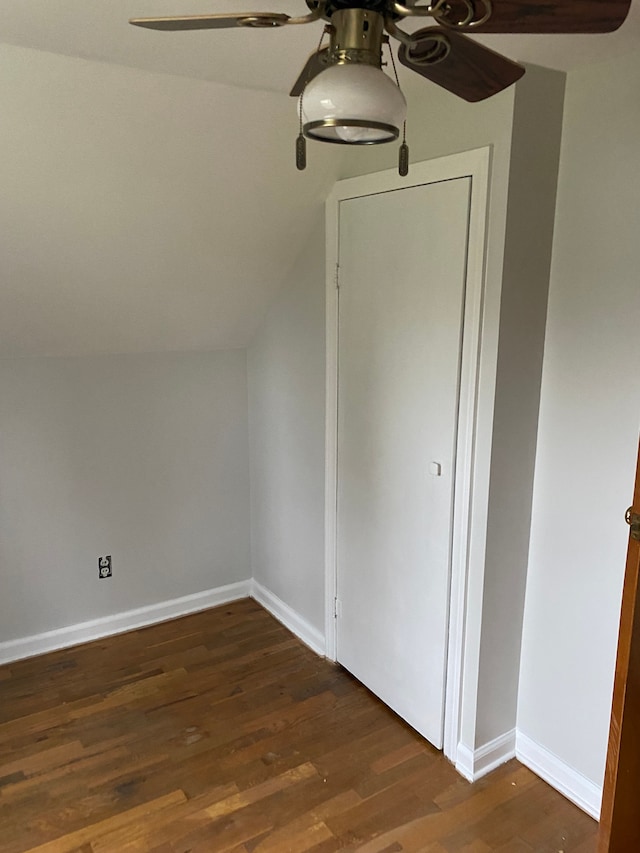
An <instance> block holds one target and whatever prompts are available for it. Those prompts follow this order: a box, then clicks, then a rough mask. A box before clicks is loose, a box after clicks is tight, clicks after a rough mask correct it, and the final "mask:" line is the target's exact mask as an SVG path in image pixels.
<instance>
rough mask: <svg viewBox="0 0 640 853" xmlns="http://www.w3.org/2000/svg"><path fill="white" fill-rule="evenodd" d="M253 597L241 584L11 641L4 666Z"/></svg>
mask: <svg viewBox="0 0 640 853" xmlns="http://www.w3.org/2000/svg"><path fill="white" fill-rule="evenodd" d="M250 594H251V581H250V580H246V581H240V582H239V583H231V584H227V585H226V586H219V587H216V588H215V589H207V590H204V592H196V593H193V594H192V595H184V596H182V597H181V598H173V599H171V600H170V601H160V602H158V603H157V604H148V605H146V606H145V607H137V608H135V610H125V611H123V612H121V613H114V614H113V615H112V616H103V617H101V618H100V619H91V620H90V621H88V622H80V623H78V624H76V625H68V626H66V627H65V628H56V629H55V630H54V631H45V632H44V633H43V634H34V635H32V636H30V637H20V638H19V639H17V640H8V641H6V642H3V643H0V664H3V663H10V662H11V661H15V660H21V659H22V658H29V657H33V656H34V655H41V654H44V653H45V652H52V651H55V650H56V649H66V648H68V647H69V646H77V645H78V644H80V643H87V642H89V641H90V640H98V639H100V638H101V637H110V636H111V635H112V634H122V633H123V632H125V631H132V630H134V629H135V628H142V627H144V626H145V625H153V624H154V623H156V622H165V621H167V620H168V619H175V618H177V617H178V616H186V615H187V614H189V613H196V612H197V611H198V610H208V609H209V608H210V607H216V606H217V605H219V604H226V603H227V602H229V601H236V600H237V599H239V598H248V597H249V596H250Z"/></svg>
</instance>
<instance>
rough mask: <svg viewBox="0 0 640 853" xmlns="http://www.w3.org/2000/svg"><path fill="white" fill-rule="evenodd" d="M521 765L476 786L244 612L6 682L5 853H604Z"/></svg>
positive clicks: (117, 642)
mask: <svg viewBox="0 0 640 853" xmlns="http://www.w3.org/2000/svg"><path fill="white" fill-rule="evenodd" d="M596 829H597V826H596V823H595V822H594V821H592V820H591V819H590V818H589V817H587V816H586V815H584V814H583V813H582V812H580V811H579V810H578V809H577V808H575V807H574V806H573V805H571V804H570V803H569V802H567V801H566V800H564V799H563V798H562V797H561V796H560V795H559V794H557V793H556V792H555V791H553V790H552V789H551V788H549V787H548V786H547V785H546V784H545V783H544V782H542V781H540V780H539V779H537V778H536V777H535V776H534V775H533V774H532V773H530V772H529V771H528V770H526V769H525V768H523V767H522V766H520V765H519V764H518V763H517V762H515V761H514V762H511V763H509V764H507V765H505V766H504V767H502V768H500V769H499V770H497V771H496V772H495V773H494V774H492V775H491V776H489V777H487V778H485V779H483V780H482V781H480V782H478V783H476V784H475V785H473V786H472V785H469V784H468V783H467V782H465V781H464V780H463V779H461V778H460V776H458V774H457V773H456V772H455V770H454V769H453V768H452V767H451V765H449V763H448V762H447V761H446V760H445V759H444V758H443V757H442V756H441V755H440V753H438V752H436V750H434V749H433V748H431V747H430V746H429V745H428V744H427V743H425V742H424V741H423V740H422V739H421V738H420V737H419V736H418V735H416V734H415V733H414V732H413V731H412V730H411V729H410V728H408V726H406V725H405V724H404V723H403V722H402V721H401V720H399V719H398V718H397V717H396V716H395V715H394V714H393V713H392V712H391V711H389V710H388V709H387V708H386V707H385V706H384V705H383V704H381V703H380V702H379V701H378V700H377V699H375V698H374V697H373V696H372V695H371V694H370V693H369V692H368V691H367V690H366V689H365V688H363V687H362V686H361V685H360V684H359V683H358V682H357V681H355V680H354V679H353V678H352V677H351V676H350V675H349V674H348V673H346V672H345V671H344V670H342V669H340V668H339V667H336V666H334V665H332V664H330V663H327V662H326V661H324V660H321V659H319V658H317V657H316V656H315V655H314V654H313V653H312V652H311V651H309V650H308V649H307V648H306V647H305V646H304V645H303V644H302V643H300V642H299V641H298V640H297V639H295V638H294V637H293V636H292V635H291V634H290V633H289V632H288V631H287V630H286V629H285V628H283V627H282V626H281V625H280V624H279V623H278V622H276V621H275V620H274V619H273V618H272V617H271V616H270V615H269V614H267V613H266V612H265V611H264V610H263V609H262V608H261V607H260V606H259V605H257V604H256V603H255V602H253V601H251V600H249V599H246V600H244V601H239V602H236V603H234V604H231V605H225V606H223V607H219V608H216V609H214V610H209V611H205V612H203V613H199V614H196V615H193V616H187V617H185V618H182V619H177V620H175V621H173V622H165V623H163V624H161V625H156V626H153V627H151V628H145V629H143V630H139V631H133V632H131V633H129V634H123V635H120V636H118V637H111V638H109V639H106V640H100V641H97V642H94V643H89V644H87V645H84V646H78V647H76V648H74V649H69V650H66V651H60V652H54V653H52V654H48V655H44V656H42V657H39V658H31V659H30V660H25V661H21V662H18V663H15V664H10V665H7V666H4V667H0V850H2V853H22V851H27V850H30V851H38V853H133V852H134V851H136V852H137V853H139V851H144V853H148V851H154V853H204V851H207V853H217V852H218V851H230V853H302V851H313V853H331V851H335V850H359V851H363V853H394V851H424V853H454V852H455V853H462V851H464V853H487V851H500V853H525V852H526V853H529V852H530V851H540V853H542V851H544V852H545V853H547V851H548V852H549V853H559V851H563V853H593V851H594V850H595V839H596Z"/></svg>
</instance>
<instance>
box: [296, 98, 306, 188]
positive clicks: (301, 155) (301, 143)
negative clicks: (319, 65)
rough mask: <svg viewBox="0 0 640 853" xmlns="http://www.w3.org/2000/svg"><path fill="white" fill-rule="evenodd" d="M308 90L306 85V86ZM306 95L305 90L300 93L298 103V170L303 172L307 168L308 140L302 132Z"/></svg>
mask: <svg viewBox="0 0 640 853" xmlns="http://www.w3.org/2000/svg"><path fill="white" fill-rule="evenodd" d="M305 88H306V84H305ZM303 95H304V89H303V90H302V92H301V93H300V100H299V101H298V115H299V117H300V131H299V133H298V138H297V139H296V168H297V169H298V170H299V171H300V172H302V171H303V170H304V169H306V168H307V140H306V139H305V138H304V134H303V132H302V96H303Z"/></svg>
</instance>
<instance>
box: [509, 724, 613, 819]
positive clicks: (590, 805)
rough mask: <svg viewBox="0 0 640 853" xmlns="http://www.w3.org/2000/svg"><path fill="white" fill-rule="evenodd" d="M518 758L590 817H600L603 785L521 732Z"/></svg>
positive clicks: (518, 737)
mask: <svg viewBox="0 0 640 853" xmlns="http://www.w3.org/2000/svg"><path fill="white" fill-rule="evenodd" d="M516 758H517V759H518V761H520V762H522V764H524V765H525V766H526V767H528V768H529V769H530V770H532V771H533V772H534V773H535V774H536V775H537V776H540V778H541V779H544V781H545V782H548V783H549V785H551V787H552V788H555V789H556V791H559V792H560V793H561V794H563V795H564V796H565V797H566V798H567V799H568V800H571V802H572V803H575V804H576V806H578V807H579V808H581V809H582V810H583V811H585V812H586V813H587V814H589V815H591V817H593V818H595V819H596V820H599V819H600V807H601V803H602V787H601V786H599V785H596V784H595V782H592V781H591V779H588V778H587V777H586V776H584V775H583V774H582V773H580V772H579V771H578V770H576V769H575V768H573V767H571V766H570V765H569V764H567V763H566V762H564V761H563V760H562V759H561V758H558V756H557V755H555V754H554V753H553V752H551V751H550V750H548V749H547V748H546V747H544V746H541V745H540V744H539V743H536V741H535V740H533V739H532V738H530V737H528V736H527V735H525V734H523V733H522V732H521V731H518V734H517V736H516Z"/></svg>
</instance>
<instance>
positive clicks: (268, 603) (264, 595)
mask: <svg viewBox="0 0 640 853" xmlns="http://www.w3.org/2000/svg"><path fill="white" fill-rule="evenodd" d="M250 595H251V597H252V598H254V599H255V600H256V601H257V602H258V604H261V605H262V606H263V607H264V608H265V610H268V611H269V613H271V615H272V616H275V618H276V619H277V620H278V622H282V624H283V625H284V626H285V628H288V629H289V630H290V631H291V632H292V633H294V634H295V635H296V637H299V638H300V639H301V640H302V642H303V643H304V644H305V645H307V646H309V648H310V649H311V650H312V651H314V652H315V653H316V654H317V655H321V656H322V657H324V656H325V654H326V646H325V639H324V634H323V633H322V632H321V631H318V629H317V628H314V627H313V625H312V624H311V623H310V622H308V621H307V620H306V619H305V618H304V617H303V616H301V615H300V614H299V613H297V612H296V611H295V610H294V609H293V608H292V607H289V605H288V604H285V602H284V601H283V600H282V599H281V598H278V596H277V595H274V593H273V592H271V591H270V590H268V589H267V588H266V587H264V586H262V584H261V583H258V581H257V580H255V579H254V580H252V581H251V593H250Z"/></svg>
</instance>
